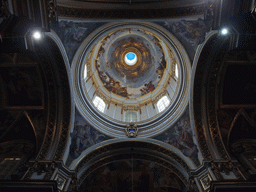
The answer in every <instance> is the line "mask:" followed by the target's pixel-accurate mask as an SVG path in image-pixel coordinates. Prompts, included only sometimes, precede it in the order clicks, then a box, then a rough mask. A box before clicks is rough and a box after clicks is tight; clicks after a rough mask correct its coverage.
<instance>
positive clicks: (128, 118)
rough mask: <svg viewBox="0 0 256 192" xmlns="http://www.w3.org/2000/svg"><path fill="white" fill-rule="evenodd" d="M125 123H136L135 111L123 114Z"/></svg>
mask: <svg viewBox="0 0 256 192" xmlns="http://www.w3.org/2000/svg"><path fill="white" fill-rule="evenodd" d="M125 121H126V122H136V121H137V112H136V111H127V112H126V113H125Z"/></svg>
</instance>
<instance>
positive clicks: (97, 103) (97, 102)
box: [93, 96, 106, 113]
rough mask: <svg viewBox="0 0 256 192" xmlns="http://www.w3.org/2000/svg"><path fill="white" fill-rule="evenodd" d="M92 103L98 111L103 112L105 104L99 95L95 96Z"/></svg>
mask: <svg viewBox="0 0 256 192" xmlns="http://www.w3.org/2000/svg"><path fill="white" fill-rule="evenodd" d="M93 104H94V106H95V107H96V108H97V109H98V110H99V111H100V112H102V113H104V111H105V107H106V104H105V102H104V101H103V100H102V99H101V98H100V97H98V96H96V97H95V98H94V100H93Z"/></svg>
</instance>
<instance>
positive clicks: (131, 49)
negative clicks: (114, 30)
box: [121, 47, 142, 69]
mask: <svg viewBox="0 0 256 192" xmlns="http://www.w3.org/2000/svg"><path fill="white" fill-rule="evenodd" d="M130 52H132V53H134V54H135V58H136V62H134V64H127V63H126V55H127V54H128V53H130ZM141 61H142V55H141V53H140V51H139V50H138V49H136V48H134V47H129V48H127V49H125V51H124V52H123V53H122V54H121V62H122V64H123V66H124V67H125V68H126V69H136V68H137V67H139V66H140V64H141Z"/></svg>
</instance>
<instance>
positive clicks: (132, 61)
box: [124, 52, 137, 65]
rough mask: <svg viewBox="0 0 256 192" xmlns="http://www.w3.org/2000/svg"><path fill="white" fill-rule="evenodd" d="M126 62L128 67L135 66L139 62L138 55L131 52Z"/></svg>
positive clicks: (126, 57)
mask: <svg viewBox="0 0 256 192" xmlns="http://www.w3.org/2000/svg"><path fill="white" fill-rule="evenodd" d="M124 60H125V63H126V64H127V65H134V64H135V63H136V62H137V55H136V54H135V53H133V52H129V53H127V54H126V55H125V59H124Z"/></svg>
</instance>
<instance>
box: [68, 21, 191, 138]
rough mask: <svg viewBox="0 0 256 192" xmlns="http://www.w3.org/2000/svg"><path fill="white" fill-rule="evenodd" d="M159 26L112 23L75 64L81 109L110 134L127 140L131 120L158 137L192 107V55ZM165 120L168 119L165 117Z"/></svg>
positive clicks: (81, 51) (93, 36) (89, 43)
mask: <svg viewBox="0 0 256 192" xmlns="http://www.w3.org/2000/svg"><path fill="white" fill-rule="evenodd" d="M159 27H160V26H158V25H156V24H153V23H146V22H122V23H110V24H107V25H104V26H102V27H101V28H99V29H98V30H97V31H95V32H94V33H92V34H91V35H90V36H89V37H88V38H87V39H86V40H85V41H84V42H83V43H82V45H81V46H80V48H79V49H78V51H77V53H76V55H75V59H74V60H73V64H72V68H73V69H72V70H73V73H74V74H73V76H74V87H75V91H76V96H77V97H76V102H78V103H77V106H78V110H79V111H80V112H81V114H83V115H84V117H85V118H86V119H90V120H89V121H91V122H90V123H91V124H94V127H95V128H97V127H98V129H99V130H100V131H102V132H104V133H105V134H108V135H110V136H114V135H115V136H119V137H120V136H125V132H124V129H125V127H126V126H127V124H129V123H131V122H132V123H136V124H137V125H138V127H139V133H140V134H139V135H140V136H143V137H146V136H147V135H152V134H158V133H160V132H162V131H163V130H164V129H165V128H167V124H168V127H169V126H170V123H174V122H175V121H176V120H177V119H178V117H179V116H180V115H181V114H182V113H183V111H184V109H185V107H186V106H187V103H188V101H187V97H188V96H187V94H188V93H187V90H188V79H189V74H190V73H189V70H191V69H190V62H189V59H188V56H187V54H186V52H185V50H184V48H183V47H182V45H181V44H180V43H179V42H178V40H177V39H176V38H175V37H174V36H173V35H172V34H170V33H169V32H168V31H167V30H165V29H161V30H159ZM96 34H97V35H96ZM164 116H166V121H165V118H160V117H164ZM170 117H172V118H170ZM160 119H161V120H160ZM167 119H168V120H167ZM170 121H171V122H170ZM95 124H96V126H95ZM117 124H119V126H118V127H117ZM120 124H121V125H122V127H120ZM153 125H154V129H153V127H152V126H153ZM152 130H153V131H152Z"/></svg>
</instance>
